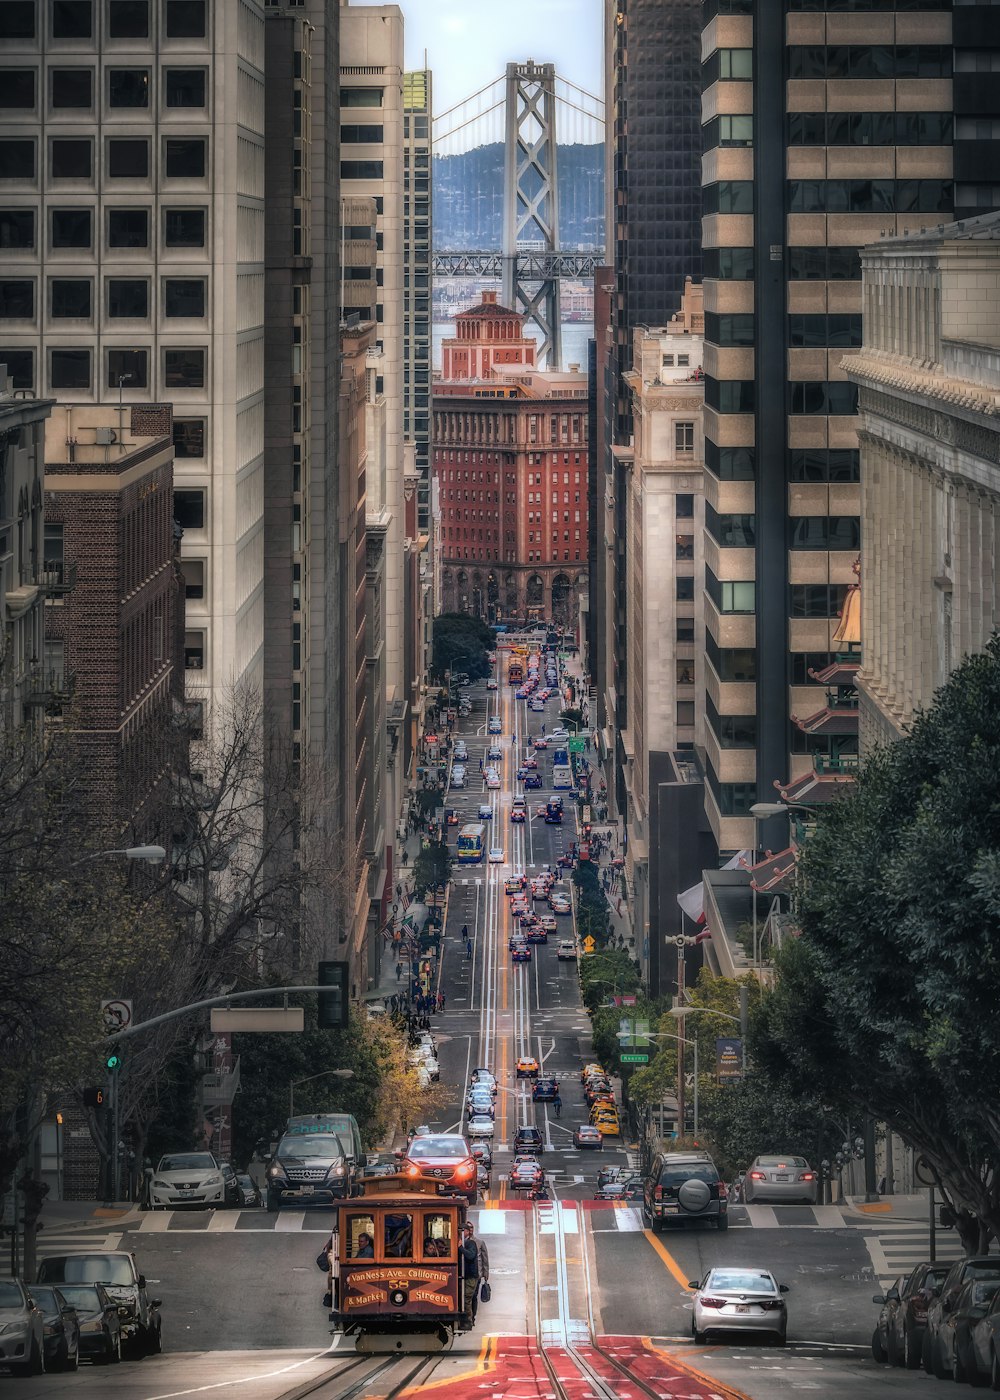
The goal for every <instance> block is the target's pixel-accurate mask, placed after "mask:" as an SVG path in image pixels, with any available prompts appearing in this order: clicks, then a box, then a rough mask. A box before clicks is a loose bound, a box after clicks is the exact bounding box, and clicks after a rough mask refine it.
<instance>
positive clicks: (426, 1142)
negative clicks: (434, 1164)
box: [410, 1137, 469, 1157]
mask: <svg viewBox="0 0 1000 1400" xmlns="http://www.w3.org/2000/svg"><path fill="white" fill-rule="evenodd" d="M468 1152H469V1149H468V1148H467V1147H466V1145H465V1139H464V1138H460V1137H422V1138H414V1139H413V1141H412V1142H411V1143H410V1156H411V1157H466V1156H468Z"/></svg>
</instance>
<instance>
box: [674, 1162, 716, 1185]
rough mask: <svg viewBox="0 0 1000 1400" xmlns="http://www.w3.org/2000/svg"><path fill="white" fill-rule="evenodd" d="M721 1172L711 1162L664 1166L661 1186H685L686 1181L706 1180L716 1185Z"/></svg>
mask: <svg viewBox="0 0 1000 1400" xmlns="http://www.w3.org/2000/svg"><path fill="white" fill-rule="evenodd" d="M718 1179H719V1173H718V1172H717V1171H716V1170H715V1168H714V1167H713V1166H712V1165H711V1163H709V1162H692V1163H691V1165H690V1166H687V1167H673V1166H671V1167H664V1168H663V1170H662V1171H661V1172H660V1185H661V1186H683V1185H684V1183H685V1181H706V1182H708V1184H709V1185H710V1186H711V1185H714V1184H715V1182H717V1181H718Z"/></svg>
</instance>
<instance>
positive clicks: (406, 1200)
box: [330, 1166, 468, 1355]
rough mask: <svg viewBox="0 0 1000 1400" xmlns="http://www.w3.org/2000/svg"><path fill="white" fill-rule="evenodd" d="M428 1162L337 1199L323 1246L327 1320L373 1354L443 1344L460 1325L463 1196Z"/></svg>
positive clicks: (434, 1347) (433, 1348) (372, 1181)
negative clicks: (326, 1249) (326, 1248)
mask: <svg viewBox="0 0 1000 1400" xmlns="http://www.w3.org/2000/svg"><path fill="white" fill-rule="evenodd" d="M445 1191H450V1188H449V1187H447V1185H446V1183H444V1182H441V1181H438V1180H435V1179H434V1178H433V1177H432V1176H431V1175H429V1173H428V1169H424V1170H420V1169H418V1168H415V1167H413V1166H410V1167H409V1168H408V1169H407V1171H406V1172H405V1173H396V1174H395V1175H392V1176H382V1177H374V1178H371V1179H368V1180H365V1181H364V1182H363V1183H362V1192H361V1195H360V1196H359V1197H355V1198H354V1199H353V1200H350V1201H342V1202H340V1203H339V1205H338V1208H337V1212H336V1222H335V1224H334V1227H333V1245H332V1248H331V1251H330V1271H331V1288H330V1293H331V1299H332V1310H331V1312H330V1321H331V1322H332V1323H333V1324H334V1327H333V1330H334V1331H335V1332H339V1333H342V1334H343V1335H344V1336H345V1337H355V1338H356V1339H357V1350H358V1351H359V1352H362V1353H364V1354H366V1355H367V1354H376V1353H385V1352H393V1353H411V1352H416V1353H425V1352H426V1353H431V1352H439V1351H444V1350H445V1349H446V1348H447V1347H448V1346H450V1344H451V1342H452V1341H453V1339H454V1336H455V1333H456V1332H457V1331H458V1330H460V1328H459V1324H460V1320H461V1317H462V1275H461V1262H460V1258H459V1252H458V1251H459V1246H460V1244H461V1242H462V1226H463V1225H464V1224H465V1219H466V1212H467V1208H468V1201H467V1200H466V1198H465V1196H458V1195H451V1194H444V1192H445Z"/></svg>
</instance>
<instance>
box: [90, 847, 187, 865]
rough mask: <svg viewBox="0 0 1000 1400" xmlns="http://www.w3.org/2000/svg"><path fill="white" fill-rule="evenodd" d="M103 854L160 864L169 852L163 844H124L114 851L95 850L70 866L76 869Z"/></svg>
mask: <svg viewBox="0 0 1000 1400" xmlns="http://www.w3.org/2000/svg"><path fill="white" fill-rule="evenodd" d="M103 856H124V857H125V859H126V860H145V861H148V862H149V864H150V865H159V864H160V863H161V862H162V861H164V860H166V857H167V853H166V851H165V850H164V849H163V847H162V846H124V847H122V848H121V849H118V850H112V851H93V852H91V854H90V855H89V856H81V858H80V859H79V860H74V861H73V862H72V863H71V864H70V867H69V868H70V870H75V869H76V867H77V866H78V865H86V864H87V862H88V861H91V860H100V859H101V858H102V857H103Z"/></svg>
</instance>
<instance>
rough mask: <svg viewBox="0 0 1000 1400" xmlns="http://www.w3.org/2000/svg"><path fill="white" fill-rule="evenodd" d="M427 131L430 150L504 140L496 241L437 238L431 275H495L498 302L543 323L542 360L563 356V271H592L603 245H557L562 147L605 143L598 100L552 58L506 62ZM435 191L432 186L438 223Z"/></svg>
mask: <svg viewBox="0 0 1000 1400" xmlns="http://www.w3.org/2000/svg"><path fill="white" fill-rule="evenodd" d="M433 137H434V155H435V158H438V157H442V156H448V155H452V154H458V153H459V152H460V151H463V150H464V151H468V150H470V149H475V148H478V147H485V146H489V145H491V144H496V143H499V142H501V141H502V143H503V194H502V224H501V247H500V248H499V250H498V249H496V248H493V249H482V248H462V249H444V248H436V249H435V251H434V254H433V270H434V275H435V276H437V277H487V278H488V277H494V278H497V279H499V280H500V281H501V283H502V287H503V290H502V299H503V303H504V305H505V306H509V307H511V308H512V309H513V310H516V311H519V312H521V313H522V314H523V315H524V316H525V317H526V318H527V319H528V320H529V321H533V322H534V323H535V325H536V326H537V327H538V329H539V330H540V332H541V336H542V339H541V344H540V346H539V358H540V360H541V361H543V362H545V363H547V364H550V365H554V366H559V365H561V364H562V330H561V320H562V318H561V310H560V282H561V279H563V278H589V277H592V276H593V274H594V271H595V269H596V268H597V267H599V266H600V265H601V264H602V262H603V261H604V250H603V237H599V238H595V239H594V244H593V246H592V247H589V248H588V247H577V248H572V247H563V246H562V243H561V240H560V223H559V213H560V185H559V153H560V150H562V151H563V152H564V154H565V153H566V152H567V150H568V149H572V148H573V147H595V146H596V147H600V146H601V145H602V144H603V141H604V104H603V102H602V101H601V99H600V98H599V97H595V96H594V94H593V93H589V92H587V91H586V90H585V89H584V88H581V87H579V86H578V85H577V84H576V83H572V82H570V81H569V80H567V79H565V78H561V77H559V76H558V75H557V74H556V71H555V67H554V65H553V64H551V63H535V62H534V61H533V60H531V59H529V60H528V61H527V62H526V63H508V64H507V71H506V73H505V74H504V75H502V76H501V77H498V78H495V79H494V80H493V82H491V83H488V84H486V86H484V87H482V88H480V89H479V91H478V92H475V93H473V94H472V96H471V97H467V98H465V99H464V100H463V101H462V102H460V103H457V104H456V105H455V106H453V107H450V108H449V109H448V110H447V111H446V112H442V113H441V114H440V115H439V116H437V117H435V118H434V123H433ZM438 199H439V192H438V191H437V190H436V191H435V224H437V221H438V219H437V215H438V207H439V206H438ZM600 222H603V221H602V220H601V221H600Z"/></svg>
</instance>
